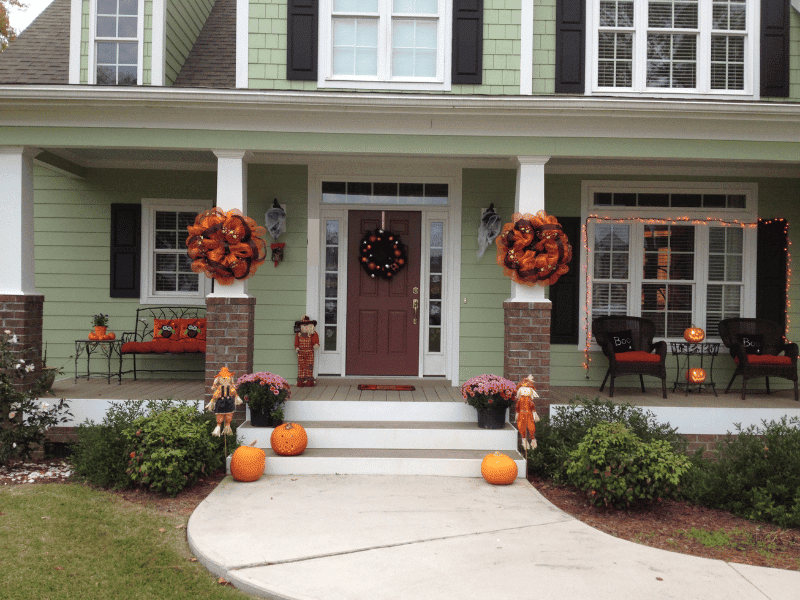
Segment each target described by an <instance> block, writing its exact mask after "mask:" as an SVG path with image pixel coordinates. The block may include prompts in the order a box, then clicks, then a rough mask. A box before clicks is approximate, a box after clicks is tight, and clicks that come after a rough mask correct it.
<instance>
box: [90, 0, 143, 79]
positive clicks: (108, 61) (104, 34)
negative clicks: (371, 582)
mask: <svg viewBox="0 0 800 600" xmlns="http://www.w3.org/2000/svg"><path fill="white" fill-rule="evenodd" d="M139 2H140V0H97V12H96V21H95V63H96V73H95V75H96V78H95V81H96V83H97V84H99V85H136V84H137V83H138V82H139V77H138V72H139Z"/></svg>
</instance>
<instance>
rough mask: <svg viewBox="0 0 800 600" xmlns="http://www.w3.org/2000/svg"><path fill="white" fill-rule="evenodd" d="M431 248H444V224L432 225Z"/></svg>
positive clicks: (436, 223) (435, 223)
mask: <svg viewBox="0 0 800 600" xmlns="http://www.w3.org/2000/svg"><path fill="white" fill-rule="evenodd" d="M431 246H432V247H437V248H441V247H443V246H444V223H441V222H434V223H431Z"/></svg>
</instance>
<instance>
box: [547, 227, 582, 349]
mask: <svg viewBox="0 0 800 600" xmlns="http://www.w3.org/2000/svg"><path fill="white" fill-rule="evenodd" d="M558 222H559V223H561V229H562V230H563V231H564V233H566V234H567V239H568V240H569V243H570V244H571V245H572V262H570V264H569V272H567V273H564V274H563V275H562V276H561V277H559V279H558V281H556V282H555V283H554V284H553V285H551V286H550V302H551V303H552V305H551V308H550V310H551V312H550V343H551V344H577V343H578V337H579V319H580V309H581V305H580V298H579V296H580V280H579V279H578V275H579V273H578V271H580V269H579V268H578V267H579V262H580V258H579V257H580V240H581V219H580V217H559V218H558Z"/></svg>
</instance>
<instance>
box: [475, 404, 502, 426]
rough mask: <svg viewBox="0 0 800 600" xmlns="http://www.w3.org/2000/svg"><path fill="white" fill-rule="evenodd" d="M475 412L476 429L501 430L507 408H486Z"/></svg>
mask: <svg viewBox="0 0 800 600" xmlns="http://www.w3.org/2000/svg"><path fill="white" fill-rule="evenodd" d="M477 410H478V427H480V428H481V429H502V428H503V427H505V426H506V411H507V410H508V409H507V408H499V407H496V406H490V407H488V408H479V409H477Z"/></svg>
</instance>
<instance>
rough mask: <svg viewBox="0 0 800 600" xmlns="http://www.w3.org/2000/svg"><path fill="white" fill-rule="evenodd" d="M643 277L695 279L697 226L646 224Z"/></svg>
mask: <svg viewBox="0 0 800 600" xmlns="http://www.w3.org/2000/svg"><path fill="white" fill-rule="evenodd" d="M643 277H644V279H662V280H666V279H671V280H676V279H677V280H691V279H694V227H691V226H690V227H685V226H676V225H645V228H644V272H643Z"/></svg>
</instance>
